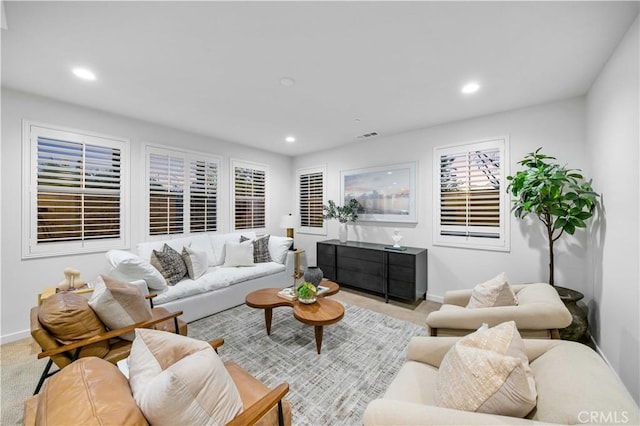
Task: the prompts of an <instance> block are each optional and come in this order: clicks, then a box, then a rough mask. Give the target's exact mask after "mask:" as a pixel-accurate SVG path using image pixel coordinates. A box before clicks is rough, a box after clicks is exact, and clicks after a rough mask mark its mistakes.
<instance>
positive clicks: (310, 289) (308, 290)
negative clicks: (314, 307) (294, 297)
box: [296, 281, 317, 304]
mask: <svg viewBox="0 0 640 426" xmlns="http://www.w3.org/2000/svg"><path fill="white" fill-rule="evenodd" d="M296 291H297V293H298V300H299V301H300V303H304V304H310V303H313V302H315V301H316V293H317V290H316V286H314V285H313V284H311V283H310V282H308V281H305V282H303V283H302V285H300V287H298V289H297V290H296Z"/></svg>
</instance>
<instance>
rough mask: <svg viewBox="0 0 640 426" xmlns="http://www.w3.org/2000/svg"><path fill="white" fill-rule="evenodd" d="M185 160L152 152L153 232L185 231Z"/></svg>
mask: <svg viewBox="0 0 640 426" xmlns="http://www.w3.org/2000/svg"><path fill="white" fill-rule="evenodd" d="M185 180H186V178H185V160H184V158H182V157H180V156H175V155H171V154H163V153H155V152H152V153H150V154H149V235H161V234H181V233H183V232H184V192H185Z"/></svg>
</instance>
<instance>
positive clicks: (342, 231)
mask: <svg viewBox="0 0 640 426" xmlns="http://www.w3.org/2000/svg"><path fill="white" fill-rule="evenodd" d="M348 233H349V229H348V228H347V222H340V223H339V227H338V239H339V240H340V242H341V243H343V244H344V243H346V242H347V235H348Z"/></svg>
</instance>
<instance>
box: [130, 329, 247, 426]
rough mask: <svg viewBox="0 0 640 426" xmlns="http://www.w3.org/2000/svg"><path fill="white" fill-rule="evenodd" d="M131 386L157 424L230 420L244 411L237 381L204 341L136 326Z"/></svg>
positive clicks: (151, 422)
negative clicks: (234, 380)
mask: <svg viewBox="0 0 640 426" xmlns="http://www.w3.org/2000/svg"><path fill="white" fill-rule="evenodd" d="M129 384H130V385H131V391H132V393H133V397H134V399H135V400H136V403H137V404H138V406H139V407H140V409H141V410H142V412H143V413H144V416H145V417H146V418H147V420H148V421H149V423H150V424H153V425H180V424H184V425H198V424H221V425H222V424H225V423H227V422H229V421H230V420H231V419H233V418H234V417H236V416H237V415H238V414H239V413H240V412H242V410H243V405H242V400H241V399H240V394H239V393H238V389H237V388H236V386H235V384H234V382H233V379H231V376H230V375H229V373H228V372H227V370H226V368H225V367H224V364H223V363H222V361H221V360H220V358H219V357H218V354H217V353H216V352H215V351H214V350H213V349H212V348H211V346H210V345H209V344H208V343H206V342H203V341H200V340H196V339H192V338H189V337H185V336H181V335H179V334H173V333H167V332H164V331H157V330H149V329H136V339H135V340H134V341H133V344H132V346H131V355H130V357H129Z"/></svg>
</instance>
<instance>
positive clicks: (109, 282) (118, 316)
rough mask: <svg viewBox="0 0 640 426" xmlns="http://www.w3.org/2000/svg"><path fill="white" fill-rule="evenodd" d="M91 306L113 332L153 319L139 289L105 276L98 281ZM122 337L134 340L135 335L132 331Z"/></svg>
mask: <svg viewBox="0 0 640 426" xmlns="http://www.w3.org/2000/svg"><path fill="white" fill-rule="evenodd" d="M89 306H91V308H93V310H94V312H95V313H96V314H98V317H100V319H101V320H102V322H103V323H104V324H105V325H106V326H107V327H109V329H111V330H116V329H118V328H122V327H126V326H128V325H131V324H135V323H138V322H142V321H148V320H150V319H152V318H153V314H152V313H151V308H150V307H149V302H148V301H147V300H145V298H144V296H143V295H142V293H141V292H140V290H139V289H138V287H136V286H134V285H131V284H127V283H124V282H122V281H118V280H114V279H113V278H111V277H108V276H104V275H101V276H98V279H97V280H96V283H95V287H94V289H93V294H92V295H91V298H90V299H89ZM120 337H121V338H123V339H125V340H133V339H134V337H135V333H134V332H133V331H132V332H131V333H127V334H124V335H122V336H120Z"/></svg>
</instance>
